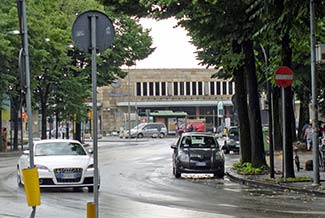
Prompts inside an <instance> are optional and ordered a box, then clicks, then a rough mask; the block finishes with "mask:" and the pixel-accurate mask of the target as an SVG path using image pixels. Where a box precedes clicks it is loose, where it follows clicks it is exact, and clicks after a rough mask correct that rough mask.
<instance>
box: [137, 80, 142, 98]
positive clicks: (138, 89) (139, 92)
mask: <svg viewBox="0 0 325 218" xmlns="http://www.w3.org/2000/svg"><path fill="white" fill-rule="evenodd" d="M136 87H137V96H141V83H140V82H137V85H136Z"/></svg>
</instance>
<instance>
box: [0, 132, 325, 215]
mask: <svg viewBox="0 0 325 218" xmlns="http://www.w3.org/2000/svg"><path fill="white" fill-rule="evenodd" d="M173 141H175V139H173V138H166V139H150V140H148V141H147V142H130V143H128V142H101V143H99V166H100V174H101V187H100V193H99V204H100V205H99V214H100V217H102V218H106V217H107V218H153V217H154V218H197V217H200V218H224V217H225V218H226V217H247V218H248V217H249V218H255V217H256V218H257V217H259V218H260V217H277V218H281V217H286V218H287V217H295V218H302V217H308V218H313V217H325V209H324V204H325V198H319V197H315V196H310V195H303V194H298V193H294V192H291V193H288V192H278V191H273V190H262V189H255V188H249V187H246V186H241V185H239V184H236V183H232V182H230V181H229V180H228V179H227V178H225V179H213V178H212V177H210V176H209V175H203V176H198V175H186V176H183V177H182V178H181V179H175V178H174V177H173V174H172V165H171V152H172V150H171V149H170V145H171V143H172V142H173ZM236 159H238V155H236V154H229V155H226V165H227V166H230V165H231V163H232V162H234V160H236ZM16 161H17V157H6V158H4V157H3V158H1V159H0V175H1V178H0V205H1V207H0V218H3V217H29V214H30V212H31V208H29V207H27V204H26V200H25V193H24V191H23V189H21V188H18V187H17V185H16V177H15V174H16V172H15V164H16ZM93 198H94V196H93V194H92V193H88V192H87V189H85V190H82V191H80V192H73V190H72V189H46V190H42V192H41V206H40V207H37V212H36V217H40V218H45V217H46V218H48V217H50V218H51V217H69V218H80V217H86V204H87V202H89V201H93Z"/></svg>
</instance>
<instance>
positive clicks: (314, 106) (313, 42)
mask: <svg viewBox="0 0 325 218" xmlns="http://www.w3.org/2000/svg"><path fill="white" fill-rule="evenodd" d="M309 7H310V58H311V61H310V73H311V90H312V91H311V92H312V103H311V104H312V107H311V109H312V115H311V119H312V127H313V140H312V142H313V171H314V173H313V176H314V177H313V178H314V179H313V185H315V186H318V185H320V181H319V180H320V178H319V159H318V157H319V156H318V145H317V133H318V131H317V123H318V114H317V110H318V109H317V99H316V98H317V83H316V73H315V71H316V51H315V45H316V39H315V5H314V0H310V1H309Z"/></svg>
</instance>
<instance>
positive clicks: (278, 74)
mask: <svg viewBox="0 0 325 218" xmlns="http://www.w3.org/2000/svg"><path fill="white" fill-rule="evenodd" d="M292 82H293V71H292V70H291V69H290V68H289V67H286V66H281V67H279V69H277V71H275V83H276V84H277V85H278V86H280V87H282V88H286V87H288V86H290V85H291V84H292Z"/></svg>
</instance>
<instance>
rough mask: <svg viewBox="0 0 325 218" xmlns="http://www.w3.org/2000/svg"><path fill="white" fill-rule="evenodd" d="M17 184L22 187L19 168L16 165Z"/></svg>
mask: <svg viewBox="0 0 325 218" xmlns="http://www.w3.org/2000/svg"><path fill="white" fill-rule="evenodd" d="M17 185H18V187H23V186H24V185H23V183H22V181H21V175H20V170H19V167H17Z"/></svg>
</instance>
